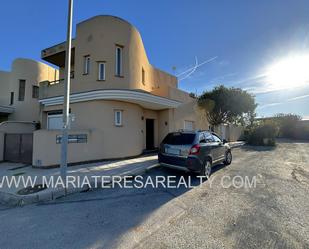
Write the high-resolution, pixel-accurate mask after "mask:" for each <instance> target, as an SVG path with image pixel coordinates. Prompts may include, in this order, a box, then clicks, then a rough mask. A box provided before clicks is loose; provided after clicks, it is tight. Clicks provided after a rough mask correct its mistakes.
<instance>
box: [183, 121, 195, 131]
mask: <svg viewBox="0 0 309 249" xmlns="http://www.w3.org/2000/svg"><path fill="white" fill-rule="evenodd" d="M184 129H185V130H187V131H193V130H194V122H193V121H188V120H185V124H184Z"/></svg>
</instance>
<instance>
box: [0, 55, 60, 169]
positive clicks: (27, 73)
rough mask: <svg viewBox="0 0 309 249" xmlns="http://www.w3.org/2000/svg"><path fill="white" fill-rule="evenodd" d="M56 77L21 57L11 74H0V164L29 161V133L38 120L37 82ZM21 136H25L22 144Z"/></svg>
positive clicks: (56, 72)
mask: <svg viewBox="0 0 309 249" xmlns="http://www.w3.org/2000/svg"><path fill="white" fill-rule="evenodd" d="M58 74H59V73H58V70H57V69H54V68H52V67H50V66H48V65H46V64H44V63H41V62H37V61H34V60H29V59H23V58H19V59H16V60H14V61H13V63H12V68H11V71H8V72H7V71H0V161H2V160H12V161H14V162H27V163H31V162H32V135H31V134H32V133H33V131H34V130H35V128H36V123H37V122H39V121H40V103H39V101H38V99H39V83H40V82H41V81H46V80H48V81H54V80H55V79H58V77H59V75H58ZM22 134H25V135H24V136H23V138H26V137H27V139H23V142H21V140H22V139H21V137H22ZM26 134H27V135H26ZM21 143H24V144H26V145H25V147H21Z"/></svg>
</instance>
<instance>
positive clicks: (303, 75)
mask: <svg viewBox="0 0 309 249" xmlns="http://www.w3.org/2000/svg"><path fill="white" fill-rule="evenodd" d="M267 81H268V83H269V84H270V87H271V88H274V89H285V88H291V87H299V86H303V85H306V84H308V85H309V55H297V56H290V57H288V58H285V59H282V60H280V61H278V62H277V63H275V64H273V65H271V66H270V67H269V68H268V70H267Z"/></svg>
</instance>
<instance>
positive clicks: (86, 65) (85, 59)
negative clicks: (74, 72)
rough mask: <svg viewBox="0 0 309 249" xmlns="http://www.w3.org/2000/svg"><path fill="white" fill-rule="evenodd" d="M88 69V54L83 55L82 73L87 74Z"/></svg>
mask: <svg viewBox="0 0 309 249" xmlns="http://www.w3.org/2000/svg"><path fill="white" fill-rule="evenodd" d="M89 70H90V56H89V55H86V56H84V74H89Z"/></svg>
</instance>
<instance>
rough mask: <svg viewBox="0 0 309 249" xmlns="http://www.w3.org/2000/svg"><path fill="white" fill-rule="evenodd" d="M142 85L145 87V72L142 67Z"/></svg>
mask: <svg viewBox="0 0 309 249" xmlns="http://www.w3.org/2000/svg"><path fill="white" fill-rule="evenodd" d="M142 83H143V85H145V70H144V68H143V67H142Z"/></svg>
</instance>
